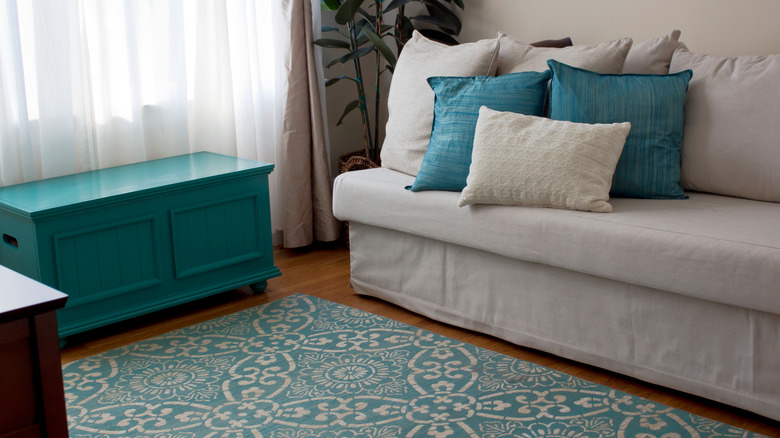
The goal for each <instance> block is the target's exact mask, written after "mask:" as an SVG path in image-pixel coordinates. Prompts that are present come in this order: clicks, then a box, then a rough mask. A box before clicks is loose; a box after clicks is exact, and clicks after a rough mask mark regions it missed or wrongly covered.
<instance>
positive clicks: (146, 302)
mask: <svg viewBox="0 0 780 438" xmlns="http://www.w3.org/2000/svg"><path fill="white" fill-rule="evenodd" d="M272 170H273V165H272V164H268V163H260V162H256V161H250V160H243V159H238V158H234V157H228V156H224V155H218V154H213V153H208V152H200V153H196V154H191V155H182V156H178V157H171V158H164V159H160V160H153V161H147V162H142V163H136V164H130V165H126V166H119V167H112V168H108V169H102V170H96V171H92V172H85V173H80V174H75V175H69V176H64V177H59V178H52V179H47V180H41V181H34V182H30V183H25V184H19V185H15V186H8V187H3V188H0V236H1V237H2V242H0V264H2V265H4V266H6V267H8V268H11V269H13V270H15V271H17V272H20V273H22V274H24V275H26V276H28V277H31V278H33V279H36V280H38V281H40V282H42V283H44V284H47V285H49V286H51V287H53V288H55V289H59V290H61V291H63V292H65V293H66V294H68V295H69V297H70V298H69V299H68V302H67V305H66V307H65V308H64V309H61V310H60V311H58V313H57V317H58V326H59V334H60V337H65V336H68V335H71V334H74V333H78V332H82V331H85V330H89V329H93V328H96V327H100V326H104V325H107V324H110V323H114V322H117V321H121V320H124V319H128V318H131V317H134V316H138V315H142V314H145V313H149V312H153V311H156V310H160V309H163V308H166V307H170V306H173V305H176V304H180V303H184V302H187V301H192V300H195V299H198V298H202V297H205V296H207V295H212V294H215V293H219V292H223V291H227V290H231V289H234V288H237V287H241V286H246V285H252V286H253V289H254V290H256V291H261V290H263V289H264V288H265V284H266V283H265V282H266V280H267V279H269V278H272V277H276V276H278V275H280V272H279V269H278V268H277V267H276V266H274V262H273V247H272V242H271V223H270V220H271V219H270V211H269V197H268V174H269V173H271V171H272Z"/></svg>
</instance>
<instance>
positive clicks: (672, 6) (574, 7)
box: [324, 0, 780, 169]
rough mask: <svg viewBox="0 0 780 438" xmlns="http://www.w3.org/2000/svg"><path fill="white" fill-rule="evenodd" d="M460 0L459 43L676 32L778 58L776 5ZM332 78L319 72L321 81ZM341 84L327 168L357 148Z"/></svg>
mask: <svg viewBox="0 0 780 438" xmlns="http://www.w3.org/2000/svg"><path fill="white" fill-rule="evenodd" d="M464 2H465V4H466V10H465V11H464V12H463V13H461V14H460V15H461V17H462V20H463V31H462V33H461V36H460V38H459V40H460V41H462V42H466V41H476V40H478V39H483V38H492V37H493V36H495V34H496V31H498V30H502V31H504V32H506V33H509V34H511V35H513V36H515V37H516V38H518V39H520V40H523V41H528V42H533V41H537V40H543V39H552V38H561V37H565V36H569V37H571V38H572V39H573V40H574V43H575V44H591V43H597V42H601V41H605V40H611V39H616V38H621V37H624V36H629V37H632V38H634V41H636V42H640V41H643V40H646V39H648V38H652V37H656V36H663V35H666V34H667V33H669V31H671V30H673V29H679V30H681V31H682V36H681V37H680V39H681V41H683V42H685V43H686V45H688V47H689V48H690V50H692V51H695V52H702V53H710V54H714V55H722V56H732V55H743V54H751V55H762V54H771V53H780V0H590V1H585V0H541V1H540V0H534V1H529V0H464ZM324 58H325V59H326V60H329V59H331V58H332V55H331V56H329V55H328V54H327V53H326V54H325V56H324ZM334 74H335V72H329V71H326V77H331V76H332V75H334ZM343 85H344V86H342V84H338V86H337V87H331V88H330V89H328V92H327V98H328V113H329V118H330V120H329V126H330V128H329V129H330V140H331V149H332V154H333V163H334V164H333V169H335V160H336V157H338V155H340V154H342V153H346V152H349V151H352V150H355V149H359V148H360V147H361V142H362V139H361V136H360V122H359V116H358V114H357V112H356V113H354V114H351V115H350V116H349V119H350V120H348V123H349V124H348V126H346V127H345V126H340V127H336V126H335V123H336V120H337V119H338V117H339V115H340V114H341V109H342V108H343V106H344V104H345V103H346V102H349V101H350V100H352V99H354V98H355V97H354V96H355V94H354V91H353V89H352V87H349V86H348V85H347V84H343ZM385 94H386V90H385ZM385 117H386V114H385ZM385 120H386V119H385ZM383 123H384V121H383Z"/></svg>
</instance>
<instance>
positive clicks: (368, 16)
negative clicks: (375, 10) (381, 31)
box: [357, 8, 376, 25]
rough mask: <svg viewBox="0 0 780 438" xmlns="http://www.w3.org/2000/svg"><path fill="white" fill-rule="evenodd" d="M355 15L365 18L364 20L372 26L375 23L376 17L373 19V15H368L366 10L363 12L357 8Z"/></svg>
mask: <svg viewBox="0 0 780 438" xmlns="http://www.w3.org/2000/svg"><path fill="white" fill-rule="evenodd" d="M357 13H358V14H360V15H362V16H363V18H365V19H366V20H368V21H370V22H371V24H372V25H373V24H374V23H376V17H374V16H373V15H371V14H369V13H368V11H367V10H365V9H363V8H358V10H357Z"/></svg>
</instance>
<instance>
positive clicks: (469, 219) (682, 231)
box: [333, 169, 780, 314]
mask: <svg viewBox="0 0 780 438" xmlns="http://www.w3.org/2000/svg"><path fill="white" fill-rule="evenodd" d="M413 179H414V178H413V177H411V176H409V175H404V174H402V173H399V172H394V171H392V170H390V169H370V170H361V171H356V172H347V173H345V174H343V175H340V176H339V177H338V178H336V182H335V188H334V194H333V210H334V213H335V215H336V217H338V218H339V219H341V220H348V221H355V222H361V223H364V224H368V225H373V226H378V227H385V228H390V229H394V230H398V231H403V232H407V233H411V234H414V235H419V236H425V237H430V238H433V239H437V240H442V241H445V242H450V243H455V244H458V245H464V246H468V247H472V248H476V249H480V250H484V251H488V252H492V253H496V254H500V255H503V256H507V257H512V258H516V259H520V260H525V261H530V262H538V263H544V264H548V265H552V266H557V267H561V268H566V269H571V270H574V271H578V272H582V273H586V274H592V275H596V276H600V277H605V278H609V279H613V280H618V281H624V282H627V283H629V284H636V285H641V286H647V287H651V288H656V289H662V290H667V291H671V292H675V293H679V294H682V295H687V296H692V297H697V298H702V299H706V300H710V301H713V302H718V303H726V304H730V305H736V306H741V307H746V308H751V309H756V310H760V311H765V312H772V313H776V314H780V300H778V299H777V290H778V286H777V285H778V284H780V228H778V227H777V218H778V217H780V204H775V203H768V202H759V201H751V200H747V199H740V198H732V197H725V196H717V195H709V194H704V193H692V194H691V198H690V199H689V200H688V201H686V202H679V201H676V200H667V199H660V200H648V199H633V198H617V199H612V200H611V202H612V205H613V207H614V211H613V212H612V213H611V214H597V213H589V212H582V211H575V210H561V209H552V208H529V207H509V206H502V205H475V206H472V207H470V208H459V207H458V206H457V203H458V198H459V195H460V194H459V193H456V192H445V191H428V192H420V193H412V192H410V191H408V190H404V186H407V185H409V184H411V183H412V180H413ZM388 244H392V242H388ZM746 291H750V293H745V292H746Z"/></svg>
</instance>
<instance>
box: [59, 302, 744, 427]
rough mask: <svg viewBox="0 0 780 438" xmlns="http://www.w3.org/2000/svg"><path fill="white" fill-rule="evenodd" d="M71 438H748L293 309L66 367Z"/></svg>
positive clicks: (241, 317) (400, 333)
mask: <svg viewBox="0 0 780 438" xmlns="http://www.w3.org/2000/svg"><path fill="white" fill-rule="evenodd" d="M63 373H64V381H65V393H66V401H67V405H68V417H69V428H70V436H71V437H73V438H79V437H106V438H108V437H155V438H184V437H269V438H310V437H323V438H324V437H328V438H337V437H339V438H358V437H360V438H396V437H434V438H447V437H452V438H457V437H486V438H499V437H521V438H597V437H615V438H621V437H642V438H654V437H657V438H662V437H663V438H684V437H753V436H759V435H756V434H752V433H750V432H747V431H744V430H740V429H737V428H734V427H731V426H728V425H726V424H723V423H719V422H716V421H712V420H708V419H705V418H702V417H698V416H696V415H693V414H690V413H687V412H683V411H680V410H677V409H672V408H669V407H666V406H663V405H659V404H657V403H653V402H651V401H648V400H644V399H641V398H639V397H635V396H632V395H628V394H625V393H622V392H619V391H616V390H613V389H610V388H607V387H604V386H601V385H595V384H593V383H589V382H586V381H584V380H581V379H578V378H575V377H572V376H569V375H566V374H563V373H560V372H557V371H554V370H551V369H548V368H545V367H542V366H539V365H535V364H533V363H529V362H525V361H522V360H518V359H514V358H511V357H508V356H504V355H501V354H498V353H495V352H492V351H488V350H485V349H481V348H478V347H475V346H473V345H469V344H464V343H462V342H458V341H455V340H452V339H449V338H445V337H443V336H439V335H437V334H434V333H431V332H427V331H425V330H420V329H418V328H415V327H412V326H409V325H406V324H402V323H399V322H396V321H392V320H389V319H387V318H383V317H380V316H377V315H372V314H370V313H366V312H363V311H361V310H357V309H353V308H349V307H345V306H342V305H339V304H335V303H332V302H328V301H325V300H321V299H318V298H314V297H310V296H307V295H300V294H299V295H294V296H292V297H289V298H285V299H281V300H279V301H275V302H272V303H269V304H266V305H263V306H260V307H256V308H252V309H248V310H245V311H242V312H238V313H234V314H231V315H228V316H225V317H222V318H218V319H215V320H212V321H208V322H204V323H202V324H197V325H194V326H191V327H187V328H185V329H182V330H177V331H174V332H171V333H168V334H166V335H163V336H159V337H156V338H153V339H149V340H146V341H143V342H138V343H136V344H132V345H128V346H126V347H123V348H119V349H116V350H113V351H109V352H106V353H103V354H100V355H97V356H93V357H90V358H87V359H83V360H79V361H76V362H72V363H70V364H67V365H66V366H64V367H63Z"/></svg>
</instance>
